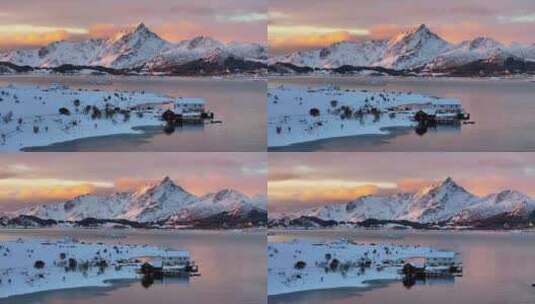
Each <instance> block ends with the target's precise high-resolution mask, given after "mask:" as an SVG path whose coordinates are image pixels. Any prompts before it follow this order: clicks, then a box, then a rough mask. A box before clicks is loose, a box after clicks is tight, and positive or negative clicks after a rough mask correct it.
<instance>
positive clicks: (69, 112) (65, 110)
mask: <svg viewBox="0 0 535 304" xmlns="http://www.w3.org/2000/svg"><path fill="white" fill-rule="evenodd" d="M59 114H61V115H67V116H68V115H71V111H69V109H67V108H65V107H63V108H59Z"/></svg>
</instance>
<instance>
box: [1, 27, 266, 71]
mask: <svg viewBox="0 0 535 304" xmlns="http://www.w3.org/2000/svg"><path fill="white" fill-rule="evenodd" d="M213 56H218V57H220V58H228V57H234V58H240V59H244V60H261V59H265V58H266V48H265V47H264V46H262V45H260V44H256V43H238V42H231V43H228V44H224V43H222V42H219V41H217V40H215V39H212V38H209V37H203V36H199V37H195V38H193V39H191V40H184V41H181V42H179V43H171V42H168V41H166V40H164V39H162V38H160V37H159V36H158V35H157V34H155V33H154V32H152V31H151V30H150V29H149V28H147V27H146V26H145V25H144V24H143V23H140V24H139V25H137V26H136V27H134V28H131V29H129V30H125V31H123V32H120V33H118V34H117V35H115V36H114V37H111V38H108V39H88V40H85V41H81V42H73V41H57V42H53V43H50V44H48V45H47V46H44V47H41V48H34V49H18V50H13V51H8V52H3V53H0V61H1V62H9V63H12V64H16V65H18V66H30V67H41V68H53V67H58V66H62V65H75V66H102V67H107V68H113V69H126V68H140V67H145V66H146V67H147V68H156V67H158V66H159V65H171V64H183V63H187V62H190V61H194V60H199V59H209V58H211V57H213Z"/></svg>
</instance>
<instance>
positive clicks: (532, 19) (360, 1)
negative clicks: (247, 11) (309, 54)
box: [268, 0, 535, 54]
mask: <svg viewBox="0 0 535 304" xmlns="http://www.w3.org/2000/svg"><path fill="white" fill-rule="evenodd" d="M269 16H270V18H269V19H270V21H269V23H270V24H269V29H268V37H269V44H270V47H271V51H272V52H273V53H274V54H280V53H285V52H289V51H294V50H300V49H307V48H312V47H319V46H325V45H328V44H331V43H334V42H338V41H342V40H361V39H372V38H373V39H377V38H389V37H391V36H393V35H395V34H397V33H399V32H400V31H402V30H405V29H407V28H410V27H414V26H418V25H419V24H422V23H424V24H426V25H427V26H428V27H430V28H431V30H433V31H434V32H436V33H437V34H439V35H441V36H442V37H443V38H444V39H446V40H448V41H450V42H461V41H463V40H466V39H473V38H475V37H478V36H490V37H493V38H494V39H497V40H499V41H502V42H505V43H510V42H512V41H516V42H523V43H535V37H534V35H533V33H535V1H533V0H509V1H502V0H487V1H481V0H449V1H428V0H397V1H391V0H375V1H368V0H334V1H323V0H292V1H287V0H270V1H269Z"/></svg>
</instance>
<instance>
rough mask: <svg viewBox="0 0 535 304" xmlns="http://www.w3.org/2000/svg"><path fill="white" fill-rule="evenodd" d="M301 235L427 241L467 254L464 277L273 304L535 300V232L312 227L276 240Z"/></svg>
mask: <svg viewBox="0 0 535 304" xmlns="http://www.w3.org/2000/svg"><path fill="white" fill-rule="evenodd" d="M295 238H305V239H315V240H334V239H339V238H347V239H351V240H354V241H357V242H368V243H394V244H406V245H418V244H419V245H423V246H430V247H434V248H439V249H446V250H453V251H456V252H459V253H460V254H461V258H462V262H463V264H464V273H463V276H462V277H456V278H452V279H432V280H427V281H426V282H417V283H416V285H414V286H412V287H410V288H407V287H405V286H403V284H402V282H390V283H384V282H383V283H381V284H379V285H376V286H375V288H367V289H358V288H344V289H330V290H321V291H310V292H302V293H295V294H289V295H281V296H271V297H269V300H268V302H269V303H270V304H275V303H277V304H283V303H313V304H314V303H318V304H319V303H327V302H328V303H335V304H346V303H347V304H348V303H361V304H376V303H382V304H390V303H392V304H393V303H414V304H420V303H421V304H427V303H435V304H446V303H472V304H499V303H510V304H528V303H532V302H533V299H534V298H535V287H531V284H532V283H535V264H534V263H533V262H532V261H533V259H535V250H533V249H534V248H535V233H511V232H435V231H427V232H409V231H347V232H343V231H308V232H306V231H305V232H276V233H274V235H272V236H270V237H269V241H270V242H277V241H288V240H291V239H295Z"/></svg>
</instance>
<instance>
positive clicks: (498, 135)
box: [269, 77, 535, 151]
mask: <svg viewBox="0 0 535 304" xmlns="http://www.w3.org/2000/svg"><path fill="white" fill-rule="evenodd" d="M280 84H295V85H302V86H305V87H308V86H310V87H314V86H322V85H327V84H336V85H338V86H340V87H342V88H351V89H368V90H388V91H403V92H416V93H421V94H426V95H432V96H439V97H452V98H457V99H459V100H460V101H461V102H462V104H463V106H464V108H465V110H466V111H468V112H469V113H470V114H471V120H474V121H475V125H462V126H461V127H460V128H452V127H442V128H438V129H437V130H431V129H430V130H429V131H428V132H427V133H426V134H424V135H423V136H420V135H417V134H416V133H415V132H414V130H412V129H405V130H403V131H401V130H396V131H395V132H394V133H393V134H392V135H390V136H353V137H345V138H333V139H326V140H320V141H315V142H311V143H303V144H297V145H293V146H290V147H285V148H277V149H273V150H286V151H534V150H535V136H534V133H535V119H534V117H535V82H530V81H527V80H504V79H500V80H492V79H465V78H463V79H420V78H418V79H413V78H405V79H398V78H362V77H360V78H351V77H334V78H303V77H301V78H279V79H270V83H269V86H278V85H280Z"/></svg>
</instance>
